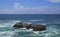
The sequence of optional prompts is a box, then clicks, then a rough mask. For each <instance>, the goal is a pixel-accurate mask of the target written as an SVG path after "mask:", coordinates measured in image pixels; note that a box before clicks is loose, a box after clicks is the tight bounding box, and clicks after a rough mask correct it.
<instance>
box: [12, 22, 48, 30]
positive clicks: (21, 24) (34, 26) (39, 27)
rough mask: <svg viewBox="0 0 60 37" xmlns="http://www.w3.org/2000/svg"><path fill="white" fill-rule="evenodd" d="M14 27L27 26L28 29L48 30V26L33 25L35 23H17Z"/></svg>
mask: <svg viewBox="0 0 60 37" xmlns="http://www.w3.org/2000/svg"><path fill="white" fill-rule="evenodd" d="M13 27H14V28H26V29H33V31H43V30H46V29H47V28H46V26H44V25H33V24H23V23H20V22H19V23H16V24H15V25H14V26H13Z"/></svg>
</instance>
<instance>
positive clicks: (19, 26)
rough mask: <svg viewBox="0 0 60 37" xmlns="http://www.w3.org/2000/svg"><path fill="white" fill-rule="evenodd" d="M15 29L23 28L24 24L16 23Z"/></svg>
mask: <svg viewBox="0 0 60 37" xmlns="http://www.w3.org/2000/svg"><path fill="white" fill-rule="evenodd" d="M13 27H15V28H23V23H16V24H15V25H14V26H13Z"/></svg>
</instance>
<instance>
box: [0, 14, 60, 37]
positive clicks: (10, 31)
mask: <svg viewBox="0 0 60 37" xmlns="http://www.w3.org/2000/svg"><path fill="white" fill-rule="evenodd" d="M16 22H23V23H28V24H30V23H32V24H41V25H45V26H47V30H44V31H31V30H27V29H22V28H21V29H15V28H14V27H13V25H14V24H15V23H16ZM0 37H60V14H0Z"/></svg>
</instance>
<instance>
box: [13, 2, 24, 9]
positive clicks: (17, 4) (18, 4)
mask: <svg viewBox="0 0 60 37" xmlns="http://www.w3.org/2000/svg"><path fill="white" fill-rule="evenodd" d="M14 7H15V8H24V7H23V6H22V5H21V4H20V3H14Z"/></svg>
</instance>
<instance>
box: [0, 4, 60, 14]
mask: <svg viewBox="0 0 60 37" xmlns="http://www.w3.org/2000/svg"><path fill="white" fill-rule="evenodd" d="M29 13H30V14H60V7H55V6H52V7H51V6H39V7H33V8H26V7H24V6H22V5H21V4H19V3H15V4H14V8H13V9H0V14H29Z"/></svg>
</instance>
